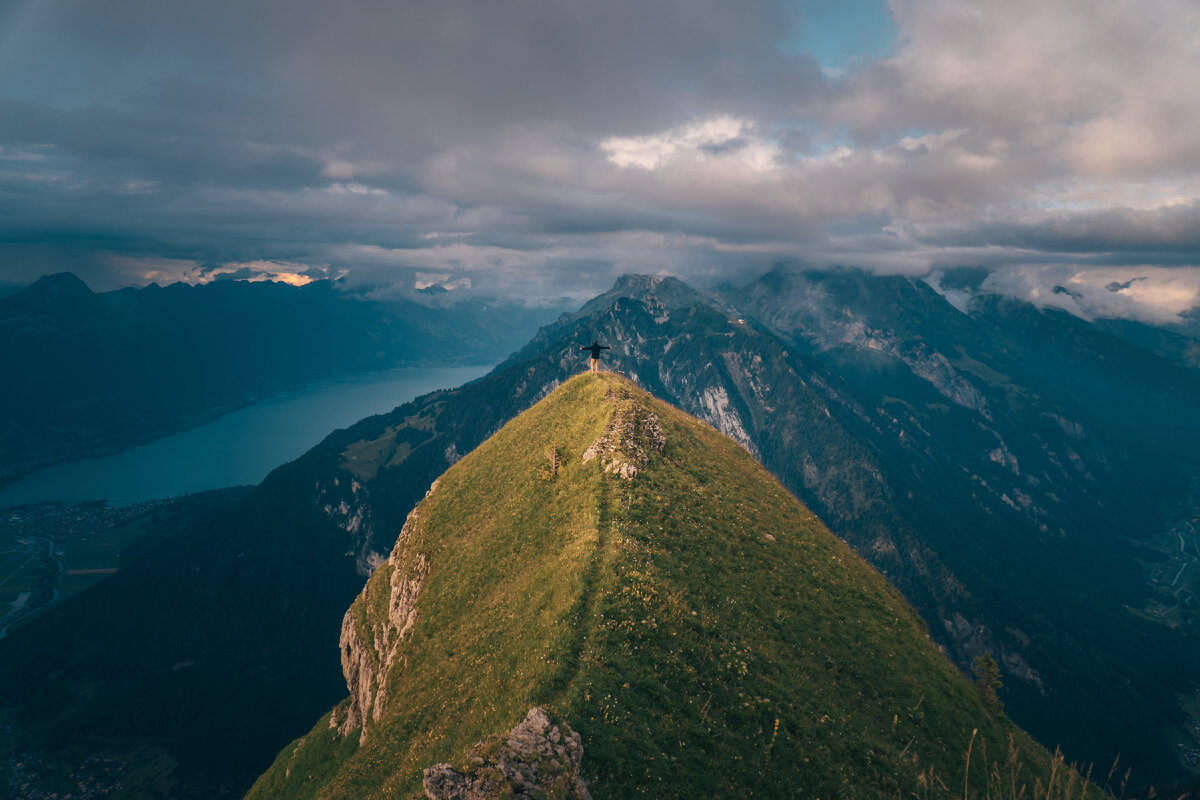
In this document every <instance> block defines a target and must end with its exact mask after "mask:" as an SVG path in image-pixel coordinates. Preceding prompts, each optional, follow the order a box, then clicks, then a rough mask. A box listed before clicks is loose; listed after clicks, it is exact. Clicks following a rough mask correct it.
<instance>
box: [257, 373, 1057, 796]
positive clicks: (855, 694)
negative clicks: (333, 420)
mask: <svg viewBox="0 0 1200 800" xmlns="http://www.w3.org/2000/svg"><path fill="white" fill-rule="evenodd" d="M660 429H661V438H660V437H659V431H660ZM598 440H604V441H607V442H608V443H609V447H608V448H607V451H605V448H603V447H601V448H595V447H593V445H594V443H596V442H597V441H598ZM659 446H661V449H659ZM589 449H591V450H592V452H595V451H596V450H597V449H600V450H601V451H602V452H601V453H600V455H599V456H597V457H593V458H588V459H586V460H585V455H587V454H588V452H589ZM555 453H557V456H558V458H557V459H553V458H552V457H551V456H552V454H555ZM554 460H557V462H558V465H557V468H556V467H555V466H554V464H552V461H554ZM622 465H626V468H625V470H624V471H625V472H626V473H627V474H628V473H631V472H633V471H634V470H633V469H629V468H628V467H630V466H631V467H633V468H634V469H636V473H637V474H636V475H633V477H631V478H628V477H625V476H624V475H622V474H620V473H621V471H622V470H621V468H622ZM606 466H607V467H608V469H607V470H606ZM397 585H399V586H401V587H402V588H407V589H412V587H413V586H418V587H419V588H418V589H417V590H416V594H415V609H416V611H415V617H413V616H411V615H409V616H405V615H404V614H403V613H402V614H401V615H400V618H399V619H400V620H401V622H400V623H397V622H395V621H394V620H392V617H395V616H396V611H395V609H396V600H395V598H396V597H397V590H396V589H395V587H396V586H397ZM401 594H402V595H403V594H404V592H401ZM408 623H411V624H408ZM406 625H407V630H404V631H403V632H401V629H402V628H405V626H406ZM347 628H350V629H352V631H353V636H354V638H355V641H357V642H359V643H360V644H361V646H360V647H359V649H358V653H359V654H362V658H364V659H365V661H364V662H362V663H365V664H367V665H368V667H367V668H366V672H367V673H369V675H370V676H371V677H370V678H369V679H368V680H367V681H366V684H367V690H366V695H365V696H366V697H367V698H368V699H367V701H366V703H365V704H364V703H363V702H361V701H360V702H359V705H360V706H362V707H365V708H366V712H365V716H366V717H367V722H366V735H365V736H364V737H362V738H361V741H360V731H359V730H358V729H354V730H350V731H349V732H348V733H347V734H346V735H343V734H342V733H340V732H339V730H338V726H343V727H344V726H345V721H346V719H347V716H348V715H349V714H351V713H352V706H353V703H352V701H351V700H349V699H348V700H346V701H344V702H343V703H342V704H340V705H339V706H338V707H337V708H335V709H334V710H333V712H331V713H332V723H331V718H330V716H329V715H327V716H326V717H325V718H323V719H322V720H320V721H319V722H318V723H317V724H316V726H315V727H314V728H313V730H312V732H311V733H309V734H308V735H307V736H305V737H303V738H302V739H300V740H298V741H297V742H294V743H292V744H291V745H289V746H288V747H286V748H285V749H284V750H283V751H282V752H281V753H280V755H279V756H278V758H277V760H276V762H275V763H274V765H273V766H272V767H271V768H270V769H269V770H268V771H267V772H266V773H265V774H264V775H263V776H262V777H261V778H260V779H259V780H258V782H257V783H256V784H255V786H254V787H253V788H252V790H251V791H250V793H249V795H248V797H250V798H256V799H257V798H330V799H332V798H383V797H387V798H396V797H399V798H408V797H421V796H423V792H422V788H421V777H422V769H423V768H424V767H428V766H431V765H433V764H435V763H438V762H444V761H449V762H451V763H456V764H461V763H462V762H463V760H464V759H465V757H466V755H467V753H468V750H469V749H470V747H471V746H472V745H473V744H474V743H475V742H477V741H479V740H481V739H484V738H486V737H488V736H490V735H493V734H499V733H503V732H505V731H508V730H509V729H510V728H512V727H513V726H514V725H515V724H516V723H518V722H519V721H520V720H521V719H522V718H523V717H524V715H525V713H526V711H527V710H528V709H529V708H530V707H531V706H533V705H543V706H546V707H548V708H550V709H551V710H552V711H553V712H554V713H555V715H556V716H557V717H559V718H560V719H562V720H563V721H565V722H566V723H567V724H569V725H571V726H572V727H573V728H574V729H575V730H577V731H578V732H579V733H580V734H581V736H582V739H583V747H584V757H583V770H584V777H585V778H586V779H587V780H588V781H589V783H590V787H591V791H592V794H593V796H594V797H596V798H597V799H598V800H603V798H631V797H659V798H667V797H681V798H682V797H687V798H693V797H880V796H910V795H911V794H917V795H919V796H950V795H954V796H957V797H962V796H963V793H964V784H968V785H969V788H968V790H967V791H968V793H969V794H971V795H974V794H975V793H977V792H978V793H979V796H983V793H984V791H985V786H986V785H987V784H988V773H989V771H990V770H991V768H992V762H996V761H1000V760H1005V759H1006V758H1007V756H1006V755H1005V757H1004V758H1003V759H1002V758H1001V756H1002V755H1004V754H1006V753H1007V752H1008V747H1009V742H1010V737H1012V741H1013V742H1015V744H1016V746H1017V748H1018V749H1019V751H1020V757H1019V758H1020V761H1021V762H1022V763H1023V766H1022V768H1021V769H1022V771H1021V773H1020V775H1019V776H1018V779H1017V782H1019V783H1026V784H1029V785H1030V786H1031V787H1032V786H1033V784H1034V781H1035V780H1037V779H1040V780H1042V781H1043V782H1045V781H1046V780H1047V778H1046V777H1045V776H1046V775H1047V774H1048V772H1049V770H1050V768H1051V766H1050V765H1051V759H1050V757H1049V755H1048V754H1047V753H1046V752H1045V751H1044V750H1042V749H1041V748H1040V747H1039V746H1037V745H1036V744H1034V743H1033V742H1032V741H1031V740H1030V739H1029V738H1028V737H1026V736H1025V735H1024V734H1023V733H1021V732H1020V731H1019V730H1017V729H1015V728H1014V727H1013V726H1012V724H1011V723H1009V722H1008V721H1007V719H1005V718H1004V717H1003V716H1002V715H999V714H997V713H994V712H992V711H991V710H989V709H988V708H987V707H986V706H985V705H984V704H983V703H982V702H981V700H980V697H979V695H978V693H977V692H976V691H975V689H974V687H973V686H972V685H971V684H969V683H968V682H967V681H966V680H964V679H963V677H962V676H961V675H960V674H959V673H957V672H956V671H955V670H954V668H953V667H952V666H951V665H950V664H949V663H948V662H947V661H946V659H945V658H944V657H943V656H942V655H941V654H940V653H939V652H938V651H937V649H936V648H935V647H934V646H933V644H932V643H931V642H930V641H929V640H928V637H927V636H926V634H925V629H924V626H923V623H922V622H921V621H920V619H919V618H918V617H917V615H916V614H915V613H914V612H913V611H912V610H911V609H910V608H909V606H908V605H907V603H906V602H905V601H904V600H903V599H902V598H901V596H900V595H899V594H898V593H897V592H896V591H895V590H894V589H893V588H891V586H889V585H888V584H887V583H886V582H885V581H884V580H883V579H882V578H881V577H880V576H879V575H878V574H877V573H875V572H874V571H873V570H871V569H870V568H869V567H868V566H866V565H865V564H864V563H863V562H862V560H861V559H860V558H859V557H858V556H856V555H855V554H854V553H853V552H852V551H851V550H850V549H849V548H848V547H847V546H846V545H844V544H843V543H841V542H840V541H839V540H837V539H836V538H835V537H834V536H833V535H831V534H830V533H829V532H828V530H827V529H826V528H825V527H824V526H823V525H822V524H821V523H820V522H819V521H818V520H817V519H816V517H814V516H813V514H812V513H811V512H809V511H808V510H807V509H806V508H804V507H803V506H802V505H801V504H800V503H799V502H798V501H796V499H795V498H793V497H792V496H791V495H790V494H788V492H787V491H786V490H785V489H783V488H782V487H781V486H780V485H779V483H778V482H777V481H776V480H775V479H774V478H772V477H771V475H770V474H768V473H767V472H766V471H765V470H764V469H763V468H762V467H761V466H760V465H759V464H758V463H757V462H755V461H754V459H753V458H751V456H750V455H749V454H748V453H747V452H746V451H745V450H743V449H742V448H741V447H739V446H738V445H737V444H735V443H734V442H732V441H731V440H729V439H727V438H726V437H724V436H722V435H721V434H719V433H717V432H715V431H714V430H713V429H712V428H710V427H709V426H708V425H707V424H705V423H703V422H700V421H698V420H696V419H694V418H692V417H690V416H688V415H686V414H684V413H683V412H681V411H678V410H677V409H674V408H672V407H671V406H668V405H666V404H664V403H662V402H660V401H657V400H655V399H653V398H651V397H650V396H649V395H647V394H645V393H644V392H642V391H641V390H639V389H637V388H636V387H635V386H634V385H633V384H631V383H629V382H628V381H626V380H624V379H623V378H620V377H618V376H616V375H612V374H601V375H598V376H593V375H582V376H579V377H576V378H573V379H572V380H570V381H568V382H567V383H565V384H564V385H563V386H561V387H559V388H558V389H557V390H555V391H554V392H553V393H552V394H550V395H549V396H548V397H546V398H545V399H544V400H542V401H541V402H540V403H538V404H537V405H536V406H534V407H533V408H532V409H530V410H529V411H528V412H526V413H524V414H522V415H521V416H519V417H517V418H516V419H514V420H513V421H512V422H510V423H509V424H508V425H506V426H505V427H504V428H503V429H502V430H500V431H499V432H498V433H497V434H496V435H494V436H493V437H491V438H490V439H489V440H487V441H486V442H485V443H484V444H482V445H481V446H480V447H479V448H478V449H476V450H475V451H474V452H473V453H471V454H470V455H468V456H467V457H465V458H463V459H462V460H461V461H459V462H458V463H457V464H455V465H454V466H453V467H451V468H450V469H449V470H448V471H447V472H446V473H445V475H444V476H443V477H442V478H441V479H439V481H438V483H437V484H436V486H435V488H434V489H433V491H431V493H430V494H429V495H428V496H427V497H426V498H425V500H423V501H422V502H421V504H420V505H419V506H418V507H417V509H416V511H415V512H414V515H413V516H412V517H410V520H409V522H408V524H406V526H405V530H404V532H403V533H402V534H401V536H400V539H399V542H398V543H397V546H396V549H395V551H394V552H393V554H392V557H391V559H389V561H388V562H387V563H386V564H384V565H383V566H381V567H380V568H379V569H378V570H377V571H376V573H375V574H374V575H373V576H372V578H371V580H370V581H369V583H368V584H367V586H366V588H365V589H364V590H363V593H362V594H361V595H360V597H359V599H358V600H357V601H356V602H355V604H354V606H353V607H352V608H351V610H350V612H349V613H348V616H347ZM346 641H347V640H346V634H345V632H344V633H343V644H345V642H346ZM330 647H333V643H332V642H331V643H330ZM344 655H346V653H344ZM376 691H378V693H379V696H381V698H382V699H378V700H374V699H373V698H374V697H375V692H376ZM355 696H356V697H362V696H364V695H363V693H362V692H356V695H355ZM976 730H977V731H978V734H977V735H975V736H974V740H973V738H972V737H973V731H976ZM972 741H973V744H972ZM969 748H971V749H972V751H973V753H974V761H973V762H972V768H971V771H972V775H971V776H969V779H966V780H965V776H964V764H965V763H966V760H967V759H966V754H967V752H968V749H969ZM984 748H986V751H987V756H986V758H985V757H983V756H981V752H982V750H983V749H984ZM931 774H932V776H933V779H932V780H930V775H931ZM1006 774H1007V773H1006ZM1006 781H1007V778H1006ZM942 782H944V784H943V783H942ZM943 787H949V788H943ZM1029 794H1030V795H1032V794H1033V792H1030V793H1029Z"/></svg>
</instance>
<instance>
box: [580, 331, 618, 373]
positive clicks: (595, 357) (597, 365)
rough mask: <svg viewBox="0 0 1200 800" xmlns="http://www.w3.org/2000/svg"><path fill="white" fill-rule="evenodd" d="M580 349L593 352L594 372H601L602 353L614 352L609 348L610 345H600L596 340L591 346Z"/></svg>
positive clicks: (592, 365) (592, 366)
mask: <svg viewBox="0 0 1200 800" xmlns="http://www.w3.org/2000/svg"><path fill="white" fill-rule="evenodd" d="M579 349H580V350H591V351H592V364H591V368H592V370H591V371H592V372H599V371H600V351H601V350H612V348H611V347H609V346H608V345H606V344H600V342H598V341H596V340H595V339H593V340H592V343H591V344H590V345H588V346H587V347H581V348H579Z"/></svg>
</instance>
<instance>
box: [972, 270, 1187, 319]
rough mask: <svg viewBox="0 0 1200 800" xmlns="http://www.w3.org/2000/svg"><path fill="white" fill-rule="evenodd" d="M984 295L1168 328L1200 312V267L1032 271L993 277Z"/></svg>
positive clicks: (1089, 315) (1095, 316) (997, 274)
mask: <svg viewBox="0 0 1200 800" xmlns="http://www.w3.org/2000/svg"><path fill="white" fill-rule="evenodd" d="M982 289H983V290H984V291H987V292H993V293H996V294H1005V295H1010V296H1013V297H1018V298H1020V299H1022V300H1027V301H1029V302H1031V303H1033V304H1034V305H1036V306H1038V307H1039V308H1044V307H1046V306H1053V307H1056V308H1062V309H1064V310H1066V311H1069V312H1071V313H1072V314H1075V315H1076V316H1080V317H1083V318H1085V319H1095V318H1128V319H1137V320H1141V321H1143V322H1148V323H1151V324H1156V325H1164V324H1170V323H1174V322H1179V321H1180V315H1181V314H1183V313H1185V312H1187V311H1190V310H1192V309H1193V308H1196V307H1200V267H1176V268H1170V269H1167V268H1163V267H1153V266H1130V267H1089V268H1087V269H1079V268H1078V267H1075V268H1072V267H1070V266H1067V265H1062V264H1050V265H1029V266H1023V267H1014V268H1011V269H1005V270H1000V271H998V272H995V273H993V274H991V275H989V276H988V277H987V279H986V280H985V281H984V282H983V285H982Z"/></svg>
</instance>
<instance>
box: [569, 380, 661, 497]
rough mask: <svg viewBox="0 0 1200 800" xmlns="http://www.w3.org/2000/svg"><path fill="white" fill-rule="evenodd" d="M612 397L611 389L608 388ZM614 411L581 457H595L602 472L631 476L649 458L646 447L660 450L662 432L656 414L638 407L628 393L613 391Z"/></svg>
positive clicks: (630, 478)
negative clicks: (598, 460) (603, 428)
mask: <svg viewBox="0 0 1200 800" xmlns="http://www.w3.org/2000/svg"><path fill="white" fill-rule="evenodd" d="M609 397H614V390H612V389H610V390H609ZM616 400H617V404H616V413H615V414H614V415H613V419H612V422H611V423H609V426H608V430H606V431H605V432H604V435H602V436H601V437H600V438H599V439H597V440H596V441H594V442H592V446H591V447H589V448H588V449H587V451H586V452H585V453H584V454H583V460H584V461H591V460H592V459H593V458H599V459H600V463H601V465H603V467H604V471H605V472H610V473H613V474H615V475H620V476H621V477H622V478H625V479H626V480H632V479H633V478H634V477H635V476H636V475H637V474H638V471H639V469H640V468H641V467H644V466H645V465H646V464H648V463H649V462H650V455H649V453H648V452H647V451H648V450H653V451H654V452H656V453H661V452H662V449H663V447H664V445H666V441H667V440H666V436H665V435H664V434H663V429H662V425H660V424H659V421H658V415H657V414H655V413H653V412H652V411H649V410H647V409H645V408H642V407H641V406H640V405H638V404H637V403H635V402H633V401H632V400H631V399H629V397H628V395H624V394H618V395H616Z"/></svg>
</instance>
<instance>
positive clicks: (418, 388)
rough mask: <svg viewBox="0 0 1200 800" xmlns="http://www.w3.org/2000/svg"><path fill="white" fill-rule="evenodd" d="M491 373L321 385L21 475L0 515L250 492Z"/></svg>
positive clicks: (376, 376)
mask: <svg viewBox="0 0 1200 800" xmlns="http://www.w3.org/2000/svg"><path fill="white" fill-rule="evenodd" d="M493 366H494V365H493V364H480V365H455V366H437V367H392V368H389V369H386V370H376V371H373V372H367V373H355V374H352V375H346V376H340V377H332V378H322V379H320V380H317V381H313V382H311V383H308V384H305V385H304V386H302V387H299V388H295V389H291V390H287V391H282V392H279V393H275V394H272V395H270V396H264V397H261V398H259V399H257V400H255V401H254V402H252V403H249V404H244V405H241V406H239V407H236V408H233V409H230V410H227V411H225V412H224V413H222V414H220V415H219V416H217V417H215V418H213V419H211V420H210V421H208V422H205V423H202V424H199V425H196V426H193V427H190V428H187V429H185V430H178V431H174V432H172V433H168V434H166V435H163V436H159V437H158V438H155V439H153V440H150V441H142V442H141V443H139V444H134V445H131V446H128V447H125V448H123V449H121V450H119V451H117V452H108V453H104V454H95V455H88V456H84V457H80V458H76V459H72V460H71V461H68V462H63V463H58V464H54V465H52V466H47V467H43V468H41V469H38V470H34V471H31V472H28V473H26V474H24V475H22V476H21V477H20V478H18V479H17V480H15V481H12V482H11V483H8V484H7V485H4V486H0V509H7V508H11V507H14V506H19V505H25V504H30V503H39V502H60V503H65V504H75V503H83V502H95V501H100V500H104V501H106V502H108V503H109V504H110V505H113V506H120V505H129V504H131V503H136V502H142V501H145V500H151V499H161V498H165V497H179V496H182V495H185V494H191V493H195V492H198V491H207V490H210V489H218V488H224V487H226V486H236V485H245V484H257V483H259V482H260V481H261V480H262V479H263V478H265V477H266V475H267V474H268V473H269V472H270V471H271V470H272V469H274V468H275V467H278V466H280V465H282V464H285V463H287V462H288V461H291V460H293V459H295V458H298V457H299V456H300V455H303V453H304V452H306V451H307V450H308V449H310V448H311V447H313V446H315V445H316V444H318V443H319V442H320V441H321V440H322V439H324V438H325V437H326V436H328V435H329V434H330V433H332V432H333V431H334V430H337V429H338V428H344V427H347V426H349V425H352V424H354V423H355V422H357V421H358V420H360V419H362V418H364V417H368V416H371V415H373V414H380V413H385V412H387V411H391V410H392V409H393V408H395V407H396V406H399V405H401V404H403V403H405V402H408V401H409V400H412V399H413V398H415V397H418V396H420V395H423V394H427V393H428V392H430V391H434V390H437V389H450V388H455V387H457V386H460V385H462V384H464V383H467V382H469V381H471V380H474V379H476V378H479V377H482V376H483V375H485V374H487V373H488V372H489V371H490V370H491V369H492V367H493ZM222 476H224V479H222Z"/></svg>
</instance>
